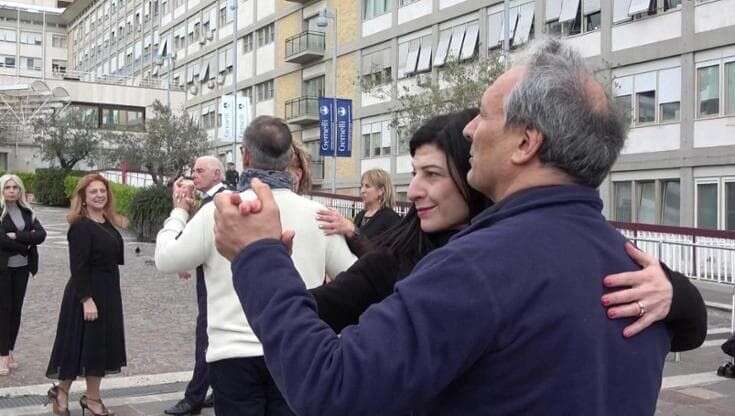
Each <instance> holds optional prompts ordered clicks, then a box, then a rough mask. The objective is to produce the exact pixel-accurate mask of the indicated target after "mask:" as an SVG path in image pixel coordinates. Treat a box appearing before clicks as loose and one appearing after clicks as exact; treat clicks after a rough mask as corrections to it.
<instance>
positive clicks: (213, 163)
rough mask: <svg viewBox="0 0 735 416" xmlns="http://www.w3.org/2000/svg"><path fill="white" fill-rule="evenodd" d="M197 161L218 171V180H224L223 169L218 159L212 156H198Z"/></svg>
mask: <svg viewBox="0 0 735 416" xmlns="http://www.w3.org/2000/svg"><path fill="white" fill-rule="evenodd" d="M197 161H201V162H204V163H206V165H207V166H208V167H209V168H210V169H213V170H214V169H219V179H220V180H222V179H224V178H225V167H224V165H223V164H222V161H221V160H219V159H218V158H216V157H214V156H210V155H207V156H200V157H198V158H197Z"/></svg>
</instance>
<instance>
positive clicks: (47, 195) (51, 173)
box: [33, 168, 86, 207]
mask: <svg viewBox="0 0 735 416" xmlns="http://www.w3.org/2000/svg"><path fill="white" fill-rule="evenodd" d="M85 173H86V172H84V171H78V170H73V171H65V170H63V169H59V168H46V169H36V178H35V183H34V185H33V188H34V191H35V192H34V194H35V196H36V201H37V202H38V203H39V204H43V205H50V206H54V207H66V206H69V198H67V196H66V192H65V191H66V189H65V185H66V184H65V182H64V180H65V179H66V177H67V175H79V176H81V175H84V174H85Z"/></svg>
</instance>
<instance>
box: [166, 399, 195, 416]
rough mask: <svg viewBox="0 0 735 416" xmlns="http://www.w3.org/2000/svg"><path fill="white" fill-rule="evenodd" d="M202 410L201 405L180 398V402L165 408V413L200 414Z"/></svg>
mask: <svg viewBox="0 0 735 416" xmlns="http://www.w3.org/2000/svg"><path fill="white" fill-rule="evenodd" d="M201 412H202V407H201V406H194V405H192V404H191V403H189V402H188V401H187V400H186V399H181V400H179V402H178V403H176V404H175V405H173V406H171V407H169V408H168V409H166V410H164V411H163V413H166V414H167V415H176V416H186V415H198V414H199V413H201Z"/></svg>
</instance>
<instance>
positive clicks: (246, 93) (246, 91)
mask: <svg viewBox="0 0 735 416" xmlns="http://www.w3.org/2000/svg"><path fill="white" fill-rule="evenodd" d="M240 95H241V96H243V97H245V98H247V99H248V102H249V103H252V102H253V87H246V88H244V89H242V90H240Z"/></svg>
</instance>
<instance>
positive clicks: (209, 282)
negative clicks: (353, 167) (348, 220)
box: [155, 189, 356, 362]
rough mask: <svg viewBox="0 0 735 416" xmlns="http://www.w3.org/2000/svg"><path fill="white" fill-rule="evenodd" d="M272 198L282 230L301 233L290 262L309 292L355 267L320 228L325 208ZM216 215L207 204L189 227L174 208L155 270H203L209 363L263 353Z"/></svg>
mask: <svg viewBox="0 0 735 416" xmlns="http://www.w3.org/2000/svg"><path fill="white" fill-rule="evenodd" d="M273 194H274V197H275V200H276V203H277V204H278V207H279V209H280V211H281V223H282V225H283V229H284V230H287V229H291V230H294V231H296V237H295V238H294V243H293V255H292V256H291V258H292V259H293V262H294V264H295V266H296V269H297V270H298V271H299V273H300V274H301V278H302V279H303V280H304V282H305V284H306V287H307V288H312V287H316V286H319V285H320V284H321V283H322V281H323V280H324V276H325V274H326V275H329V276H330V277H334V276H335V275H336V274H337V273H339V272H341V271H344V270H346V269H347V268H348V267H349V266H351V265H352V263H354V262H355V260H356V258H355V256H354V255H353V254H352V252H350V250H349V248H348V247H347V243H346V242H345V240H344V238H343V237H341V236H329V237H327V236H325V235H324V233H323V231H322V230H320V229H319V227H318V225H317V222H316V212H317V210H319V209H322V208H324V206H323V205H321V204H319V203H317V202H314V201H311V200H309V199H306V198H304V197H301V196H299V195H296V194H295V193H293V192H291V191H290V190H286V189H275V190H273ZM214 210H215V204H214V203H209V204H206V205H204V206H203V207H202V208H201V209H200V210H199V211H198V212H197V213H196V214H195V215H194V217H192V218H191V220H190V221H189V222H188V223H187V220H189V214H188V213H187V212H186V211H185V210H183V209H180V208H174V209H173V211H171V216H169V217H168V218H167V219H166V221H165V222H164V223H163V229H162V230H161V231H159V232H158V236H157V237H156V253H155V260H156V267H157V268H158V270H160V271H162V272H164V273H175V272H183V271H188V270H192V269H194V268H196V267H197V266H199V265H200V264H201V265H203V266H204V281H205V283H206V286H207V334H208V336H209V347H208V348H207V362H214V361H219V360H224V359H228V358H238V357H254V356H260V355H263V348H262V346H261V345H260V341H258V338H257V337H256V336H255V334H254V333H253V330H252V329H251V328H250V325H248V322H247V320H246V318H245V313H244V312H243V309H242V306H241V305H240V300H239V299H238V297H237V294H236V293H235V288H234V286H233V284H232V272H231V269H230V262H229V261H228V260H227V259H226V258H224V257H222V256H221V255H220V254H219V253H218V252H217V249H216V247H215V245H214ZM179 233H181V235H180V236H179V237H178V238H176V236H178V235H179Z"/></svg>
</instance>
